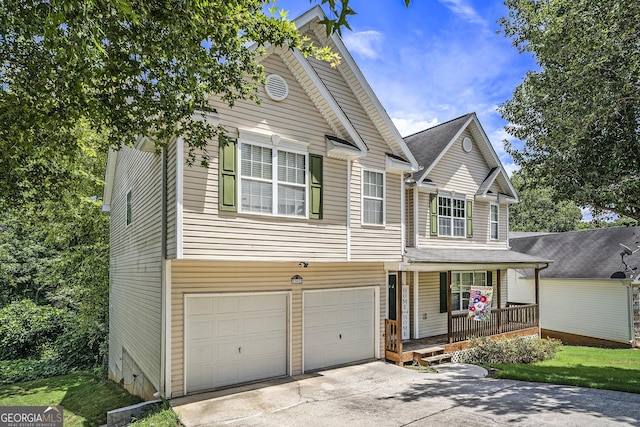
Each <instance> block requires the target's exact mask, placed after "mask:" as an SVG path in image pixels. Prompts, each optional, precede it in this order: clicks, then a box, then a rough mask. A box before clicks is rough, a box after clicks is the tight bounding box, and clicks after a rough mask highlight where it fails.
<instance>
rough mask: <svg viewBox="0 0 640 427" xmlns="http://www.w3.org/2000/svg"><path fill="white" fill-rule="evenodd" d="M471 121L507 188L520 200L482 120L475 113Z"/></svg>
mask: <svg viewBox="0 0 640 427" xmlns="http://www.w3.org/2000/svg"><path fill="white" fill-rule="evenodd" d="M471 121H473V123H474V124H475V125H476V127H477V128H478V130H479V131H480V134H481V135H482V139H483V141H484V143H485V145H486V146H487V147H488V148H489V152H490V153H491V156H492V157H493V161H494V162H495V165H496V166H497V167H498V168H499V169H500V174H501V175H502V176H503V177H504V180H505V181H506V182H507V186H508V187H509V191H510V192H511V194H513V195H514V196H515V200H516V201H517V200H519V199H518V193H517V192H516V189H515V188H514V187H513V185H512V184H511V180H510V179H509V175H508V174H507V172H506V171H505V169H504V166H503V165H502V162H501V161H500V157H498V154H497V153H496V150H495V149H494V148H493V144H491V141H490V140H489V138H488V137H487V133H486V132H485V131H484V128H483V127H482V125H481V124H480V120H478V117H477V116H476V114H475V113H473V116H472V120H471ZM467 126H468V123H467V124H465V125H464V127H465V128H466V127H467ZM447 149H448V147H447Z"/></svg>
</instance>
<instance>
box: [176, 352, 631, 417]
mask: <svg viewBox="0 0 640 427" xmlns="http://www.w3.org/2000/svg"><path fill="white" fill-rule="evenodd" d="M478 369H480V368H476V367H472V368H469V367H468V365H467V367H465V366H464V365H449V366H448V367H447V366H445V365H443V369H442V372H440V373H424V372H419V371H414V370H410V369H406V368H400V367H398V366H395V365H391V364H388V363H385V362H382V361H374V362H370V363H365V364H361V365H353V366H347V367H342V368H337V369H331V370H325V371H320V372H317V373H315V374H311V375H302V376H298V377H295V378H293V379H291V378H289V379H285V380H275V381H268V382H264V383H259V384H253V385H250V386H245V387H240V388H234V389H228V390H223V391H217V392H212V393H204V394H199V395H196V396H187V397H183V398H178V399H173V400H172V401H171V405H172V406H173V408H174V410H175V411H176V412H177V413H178V414H179V415H180V419H181V420H182V422H183V423H184V424H185V425H186V426H187V427H196V426H218V425H231V426H278V427H280V426H304V427H311V426H407V425H410V426H457V425H460V426H462V425H464V426H469V425H501V424H518V425H520V426H540V425H545V426H580V427H586V426H606V425H634V426H640V394H631V393H621V392H614V391H607V390H595V389H586V388H579V387H568V386H557V385H550V384H541V383H529V382H520V381H510V380H495V379H490V378H482V377H481V376H482V373H480V371H478Z"/></svg>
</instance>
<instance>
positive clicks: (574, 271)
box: [508, 227, 640, 347]
mask: <svg viewBox="0 0 640 427" xmlns="http://www.w3.org/2000/svg"><path fill="white" fill-rule="evenodd" d="M639 239H640V227H610V228H602V229H595V230H583V231H573V232H567V233H549V234H543V235H529V236H527V235H524V236H518V237H517V238H512V239H511V245H512V247H513V250H516V251H520V252H523V253H527V254H533V255H535V254H542V253H544V254H546V255H547V256H550V257H552V258H553V259H554V260H555V261H554V263H553V264H552V265H551V266H550V267H549V268H548V269H545V270H544V271H541V272H540V284H539V286H540V291H539V299H540V327H541V328H542V332H543V334H544V335H546V336H552V337H557V338H560V339H562V340H563V341H565V342H567V343H577V344H596V345H607V346H616V347H619V346H623V347H629V346H634V347H640V304H639V301H640V284H639V281H638V271H637V268H638V267H639V266H640V251H638V252H634V251H635V250H636V249H637V248H638V241H639ZM623 245H624V246H623ZM625 249H627V250H628V252H625ZM508 277H509V283H508V287H509V294H510V295H511V296H512V297H513V301H516V302H519V303H529V302H532V301H534V284H533V282H534V275H533V273H532V272H531V271H530V270H527V269H525V270H520V269H518V270H512V271H509V274H508Z"/></svg>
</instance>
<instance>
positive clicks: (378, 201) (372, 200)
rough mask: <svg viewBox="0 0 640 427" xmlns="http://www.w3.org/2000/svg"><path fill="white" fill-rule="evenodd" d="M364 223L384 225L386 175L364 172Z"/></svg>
mask: <svg viewBox="0 0 640 427" xmlns="http://www.w3.org/2000/svg"><path fill="white" fill-rule="evenodd" d="M362 223H363V224H370V225H383V224H384V173H382V172H375V171H370V170H366V169H365V170H363V171H362Z"/></svg>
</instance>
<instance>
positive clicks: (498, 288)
mask: <svg viewBox="0 0 640 427" xmlns="http://www.w3.org/2000/svg"><path fill="white" fill-rule="evenodd" d="M492 284H493V283H492ZM495 290H496V298H497V299H498V303H497V307H496V308H497V309H498V333H499V334H501V333H502V310H500V308H501V306H500V305H501V301H502V294H501V292H500V269H499V268H498V269H497V270H496V287H495Z"/></svg>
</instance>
